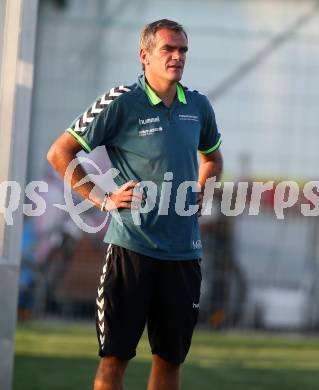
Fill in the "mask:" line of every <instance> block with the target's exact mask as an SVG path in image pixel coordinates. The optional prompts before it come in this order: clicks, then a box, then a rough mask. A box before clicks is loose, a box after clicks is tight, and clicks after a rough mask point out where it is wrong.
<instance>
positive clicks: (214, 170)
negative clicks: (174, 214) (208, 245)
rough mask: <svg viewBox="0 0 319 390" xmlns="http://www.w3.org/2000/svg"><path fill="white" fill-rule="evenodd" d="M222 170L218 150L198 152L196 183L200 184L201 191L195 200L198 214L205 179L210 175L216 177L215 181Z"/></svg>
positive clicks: (199, 213)
mask: <svg viewBox="0 0 319 390" xmlns="http://www.w3.org/2000/svg"><path fill="white" fill-rule="evenodd" d="M222 170H223V157H222V154H221V152H220V151H219V150H216V151H215V152H212V153H208V154H203V153H200V165H199V173H198V183H199V185H200V189H201V192H200V193H199V194H198V200H197V203H198V205H199V210H198V216H200V215H201V209H202V203H203V195H204V191H205V184H206V180H207V179H209V178H211V177H216V181H218V180H219V179H220V176H221V173H222Z"/></svg>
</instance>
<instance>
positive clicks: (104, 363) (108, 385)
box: [94, 356, 128, 390]
mask: <svg viewBox="0 0 319 390" xmlns="http://www.w3.org/2000/svg"><path fill="white" fill-rule="evenodd" d="M127 365H128V361H127V360H121V359H118V358H116V357H111V356H108V357H103V358H101V360H100V364H99V366H98V369H97V373H96V377H95V381H94V390H122V389H123V377H124V371H125V369H126V367H127Z"/></svg>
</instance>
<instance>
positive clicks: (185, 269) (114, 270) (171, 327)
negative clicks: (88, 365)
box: [96, 244, 201, 364]
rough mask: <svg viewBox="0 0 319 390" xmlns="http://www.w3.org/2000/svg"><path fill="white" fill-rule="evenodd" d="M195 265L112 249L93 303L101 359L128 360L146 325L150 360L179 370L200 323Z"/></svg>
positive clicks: (198, 273)
mask: <svg viewBox="0 0 319 390" xmlns="http://www.w3.org/2000/svg"><path fill="white" fill-rule="evenodd" d="M200 284H201V269H200V262H199V259H196V260H183V261H172V260H159V259H154V258H151V257H147V256H143V255H141V254H138V253H136V252H133V251H130V250H128V249H125V248H122V247H119V246H116V245H113V244H110V245H109V246H108V250H107V254H106V262H105V264H104V267H103V273H102V275H101V278H100V285H99V288H98V295H97V300H96V329H97V337H98V341H99V355H100V356H101V357H103V356H115V357H118V358H120V359H124V360H129V359H131V358H133V357H134V356H135V355H136V351H135V350H136V346H137V344H138V342H139V340H140V338H141V335H142V333H143V331H144V328H145V325H146V323H147V330H148V337H149V342H150V345H151V350H152V353H153V354H157V355H159V356H160V357H162V358H163V359H165V360H167V361H169V362H171V363H176V364H180V363H182V362H183V361H184V360H185V358H186V355H187V352H188V350H189V347H190V344H191V338H192V334H193V330H194V327H195V324H196V322H197V318H198V311H199V298H200Z"/></svg>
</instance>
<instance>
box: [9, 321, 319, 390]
mask: <svg viewBox="0 0 319 390" xmlns="http://www.w3.org/2000/svg"><path fill="white" fill-rule="evenodd" d="M96 347H97V342H96V336H95V330H94V326H93V324H92V326H87V325H86V326H85V325H74V324H72V325H56V324H55V325H53V324H52V325H44V324H24V325H19V326H18V330H17V335H16V357H15V372H14V386H13V390H62V389H63V390H73V389H74V390H75V389H76V390H81V389H91V388H92V381H93V377H94V374H95V370H96V367H97V364H98V358H97V356H96ZM149 369H150V350H149V346H148V342H147V339H146V338H145V337H143V338H142V340H141V342H140V345H139V347H138V351H137V357H136V358H135V359H133V361H132V362H131V363H130V365H129V368H128V370H127V372H126V379H125V389H127V390H141V389H145V388H146V383H147V376H148V372H149ZM182 381H183V387H182V388H183V390H193V389H199V390H213V389H218V390H226V389H227V390H241V389H245V390H253V389H254V390H263V389H271V390H274V389H275V390H276V389H278V390H285V389H296V390H300V389H302V390H307V389H309V390H315V389H319V339H318V338H305V337H291V336H289V337H277V336H262V335H249V334H246V335H242V334H226V333H224V334H223V333H210V332H197V333H196V334H195V335H194V338H193V344H192V348H191V352H190V354H189V356H188V359H187V363H186V364H185V365H184V367H183V372H182Z"/></svg>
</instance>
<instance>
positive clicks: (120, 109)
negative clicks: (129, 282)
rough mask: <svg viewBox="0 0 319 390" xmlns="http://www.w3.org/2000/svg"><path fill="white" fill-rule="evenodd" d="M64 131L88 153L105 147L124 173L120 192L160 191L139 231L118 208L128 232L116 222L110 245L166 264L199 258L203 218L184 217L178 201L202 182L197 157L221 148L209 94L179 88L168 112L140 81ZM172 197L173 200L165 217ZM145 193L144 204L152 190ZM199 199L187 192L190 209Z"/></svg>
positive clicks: (126, 212)
mask: <svg viewBox="0 0 319 390" xmlns="http://www.w3.org/2000/svg"><path fill="white" fill-rule="evenodd" d="M67 131H68V132H69V133H70V134H71V135H73V136H74V137H75V138H76V139H77V140H78V142H79V143H80V144H81V145H82V147H83V149H84V150H85V151H86V152H90V151H91V150H93V149H94V148H96V147H97V146H101V145H104V146H105V148H106V150H107V153H108V155H109V158H110V160H111V163H112V165H113V167H115V168H117V169H118V170H119V172H120V174H119V175H118V176H117V177H116V178H115V179H114V181H115V182H116V184H117V185H119V186H120V185H122V184H124V183H126V182H128V181H130V180H133V181H137V182H141V181H151V182H153V183H155V185H156V186H157V194H155V195H154V197H155V199H153V203H154V204H155V206H154V208H153V209H152V210H151V211H149V212H148V213H145V214H141V216H140V217H141V220H140V225H136V224H134V220H133V218H132V214H131V211H130V210H128V209H119V210H118V211H119V213H120V216H121V219H122V222H123V225H122V226H121V225H120V224H119V223H118V222H117V221H116V219H115V218H112V221H111V223H110V226H109V228H108V230H107V233H106V235H105V239H104V241H105V242H107V243H113V244H116V245H119V246H122V247H124V248H127V249H130V250H133V251H135V252H137V253H141V254H143V255H146V256H150V257H154V258H158V259H163V260H191V259H195V258H199V257H201V255H202V251H201V241H200V232H199V226H198V217H197V216H196V215H190V216H182V215H179V213H178V212H177V211H176V207H175V199H176V194H177V191H178V188H179V186H180V185H181V183H183V182H185V181H194V182H197V180H198V159H197V151H200V152H201V153H210V152H213V151H215V150H217V149H218V148H219V146H220V144H221V138H220V134H219V132H218V129H217V125H216V121H215V115H214V111H213V109H212V107H211V105H210V103H209V101H208V99H207V98H206V97H205V96H204V95H201V94H200V93H198V92H196V91H190V90H188V89H187V88H186V87H183V86H182V85H181V84H177V90H176V98H175V100H174V102H173V104H172V105H171V106H170V107H169V108H168V107H166V106H165V105H164V104H163V102H162V101H161V99H160V98H159V97H158V96H157V95H156V93H155V92H154V91H153V90H152V89H151V87H150V86H149V85H148V84H147V83H146V80H145V77H144V75H142V76H140V77H139V79H138V81H137V83H135V84H133V85H131V86H129V87H124V86H120V87H116V88H112V89H111V90H110V91H109V92H108V93H107V94H105V95H103V96H101V97H100V98H99V99H98V100H97V101H96V102H94V103H93V104H92V105H91V106H90V107H89V108H88V109H87V110H86V112H85V113H84V114H82V115H80V116H79V117H78V118H77V119H76V120H75V121H74V122H73V123H72V124H71V126H70V128H69V129H68V130H67ZM165 174H166V175H165ZM164 179H165V180H164ZM163 182H165V185H164V184H163ZM168 183H169V185H168ZM168 188H170V191H169V189H168ZM169 192H170V199H171V201H170V202H169V204H168V205H167V207H166V208H165V211H164V212H163V204H164V203H165V202H164V203H163V199H165V196H169ZM145 193H146V197H147V194H148V192H147V189H146V190H145ZM196 196H197V194H196V193H195V192H193V191H192V190H191V188H187V190H186V195H185V210H188V209H189V206H191V205H194V204H196ZM161 202H162V203H161ZM162 214H166V215H162Z"/></svg>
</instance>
